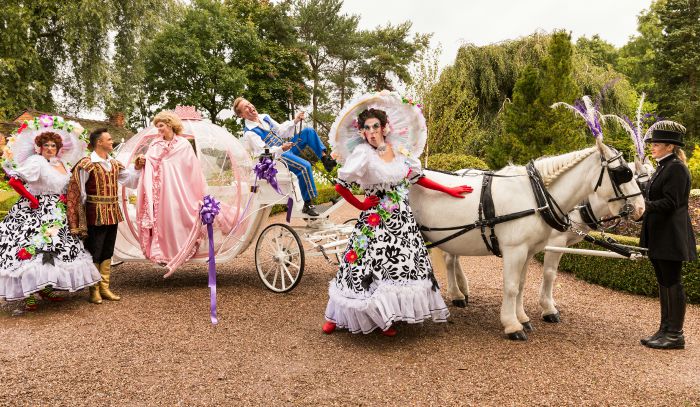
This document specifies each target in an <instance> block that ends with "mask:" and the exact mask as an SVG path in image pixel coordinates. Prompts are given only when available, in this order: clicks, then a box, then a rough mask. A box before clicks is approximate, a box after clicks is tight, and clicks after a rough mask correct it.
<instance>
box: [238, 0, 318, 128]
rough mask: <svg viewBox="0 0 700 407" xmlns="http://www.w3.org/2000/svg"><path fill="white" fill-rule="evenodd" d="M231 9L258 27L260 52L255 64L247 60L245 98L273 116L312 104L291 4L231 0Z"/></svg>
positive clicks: (254, 0)
mask: <svg viewBox="0 0 700 407" xmlns="http://www.w3.org/2000/svg"><path fill="white" fill-rule="evenodd" d="M225 5H226V7H227V9H229V10H230V12H231V13H232V15H234V16H236V18H237V19H238V20H239V21H240V22H241V23H245V24H249V25H251V26H252V27H254V29H255V31H256V33H257V37H258V40H259V41H258V46H259V49H258V51H257V53H256V55H257V59H256V60H255V61H247V63H248V64H249V65H248V66H246V72H247V81H246V86H245V91H244V96H245V97H246V98H247V99H248V100H250V101H251V102H252V103H253V104H254V105H255V106H256V107H257V108H258V109H259V110H260V111H263V112H267V113H269V114H270V115H272V117H275V118H280V119H281V118H283V117H286V116H287V115H288V114H289V113H290V111H291V110H294V109H295V108H296V106H303V105H305V104H307V103H308V102H309V90H308V88H307V87H306V86H305V83H304V81H305V79H306V78H308V76H309V70H308V67H307V65H306V63H305V60H306V55H305V54H304V52H303V50H302V48H301V44H299V41H298V38H297V33H296V30H295V27H294V19H293V18H292V16H291V10H290V8H291V4H290V3H289V2H282V3H279V4H273V3H271V2H267V1H260V0H227V1H226V2H225Z"/></svg>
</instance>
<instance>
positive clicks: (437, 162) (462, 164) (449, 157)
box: [428, 153, 489, 171]
mask: <svg viewBox="0 0 700 407" xmlns="http://www.w3.org/2000/svg"><path fill="white" fill-rule="evenodd" d="M428 168H429V169H433V170H442V171H457V170H461V169H463V168H476V169H480V170H488V169H489V167H488V165H486V163H485V162H484V161H483V160H481V159H480V158H477V157H474V156H472V155H467V154H454V153H438V154H432V155H430V156H428Z"/></svg>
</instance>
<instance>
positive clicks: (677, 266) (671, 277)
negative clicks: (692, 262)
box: [649, 259, 683, 288]
mask: <svg viewBox="0 0 700 407" xmlns="http://www.w3.org/2000/svg"><path fill="white" fill-rule="evenodd" d="M649 261H651V265H652V266H654V272H655V273H656V281H657V282H658V283H659V285H660V286H662V287H667V288H668V287H671V286H674V285H676V284H678V283H680V282H681V267H682V266H683V262H682V261H675V260H659V259H649Z"/></svg>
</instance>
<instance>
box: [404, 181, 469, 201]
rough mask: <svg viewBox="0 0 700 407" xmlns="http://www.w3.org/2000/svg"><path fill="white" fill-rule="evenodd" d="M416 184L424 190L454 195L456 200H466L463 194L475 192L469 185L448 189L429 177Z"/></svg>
mask: <svg viewBox="0 0 700 407" xmlns="http://www.w3.org/2000/svg"><path fill="white" fill-rule="evenodd" d="M416 184H418V185H420V186H422V187H423V188H428V189H432V190H434V191H440V192H444V193H446V194H449V195H452V196H453V197H455V198H464V195H462V194H468V193H471V192H472V191H473V190H474V189H473V188H472V187H470V186H469V185H460V186H458V187H446V186H444V185H440V184H438V183H437V182H435V181H433V180H430V179H428V177H422V178H421V179H419V180H418V182H416Z"/></svg>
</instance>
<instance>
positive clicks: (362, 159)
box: [338, 144, 420, 188]
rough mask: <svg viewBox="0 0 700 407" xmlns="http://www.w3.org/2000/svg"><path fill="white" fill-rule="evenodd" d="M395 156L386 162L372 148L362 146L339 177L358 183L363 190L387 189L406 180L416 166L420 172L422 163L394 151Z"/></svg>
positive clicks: (366, 145) (340, 171)
mask: <svg viewBox="0 0 700 407" xmlns="http://www.w3.org/2000/svg"><path fill="white" fill-rule="evenodd" d="M394 154H395V157H394V160H393V161H391V162H386V161H384V160H383V159H382V158H381V157H380V156H379V154H377V151H376V150H375V149H374V148H372V146H370V145H369V144H361V145H359V146H357V147H356V148H355V150H354V151H353V154H352V156H351V157H348V160H347V161H346V162H345V164H344V165H343V167H342V168H341V169H340V170H339V171H338V177H339V178H340V179H342V180H343V181H347V182H354V183H357V184H358V185H360V186H361V187H363V188H369V187H373V186H374V187H378V186H384V187H387V186H389V185H396V184H398V183H399V182H401V181H402V180H404V179H405V178H406V175H407V174H408V171H409V170H410V169H413V167H414V166H415V165H417V166H418V168H417V169H415V170H418V171H420V163H417V164H416V163H414V162H413V161H411V160H409V159H408V158H407V157H405V156H404V155H402V154H401V153H399V152H398V151H394Z"/></svg>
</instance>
